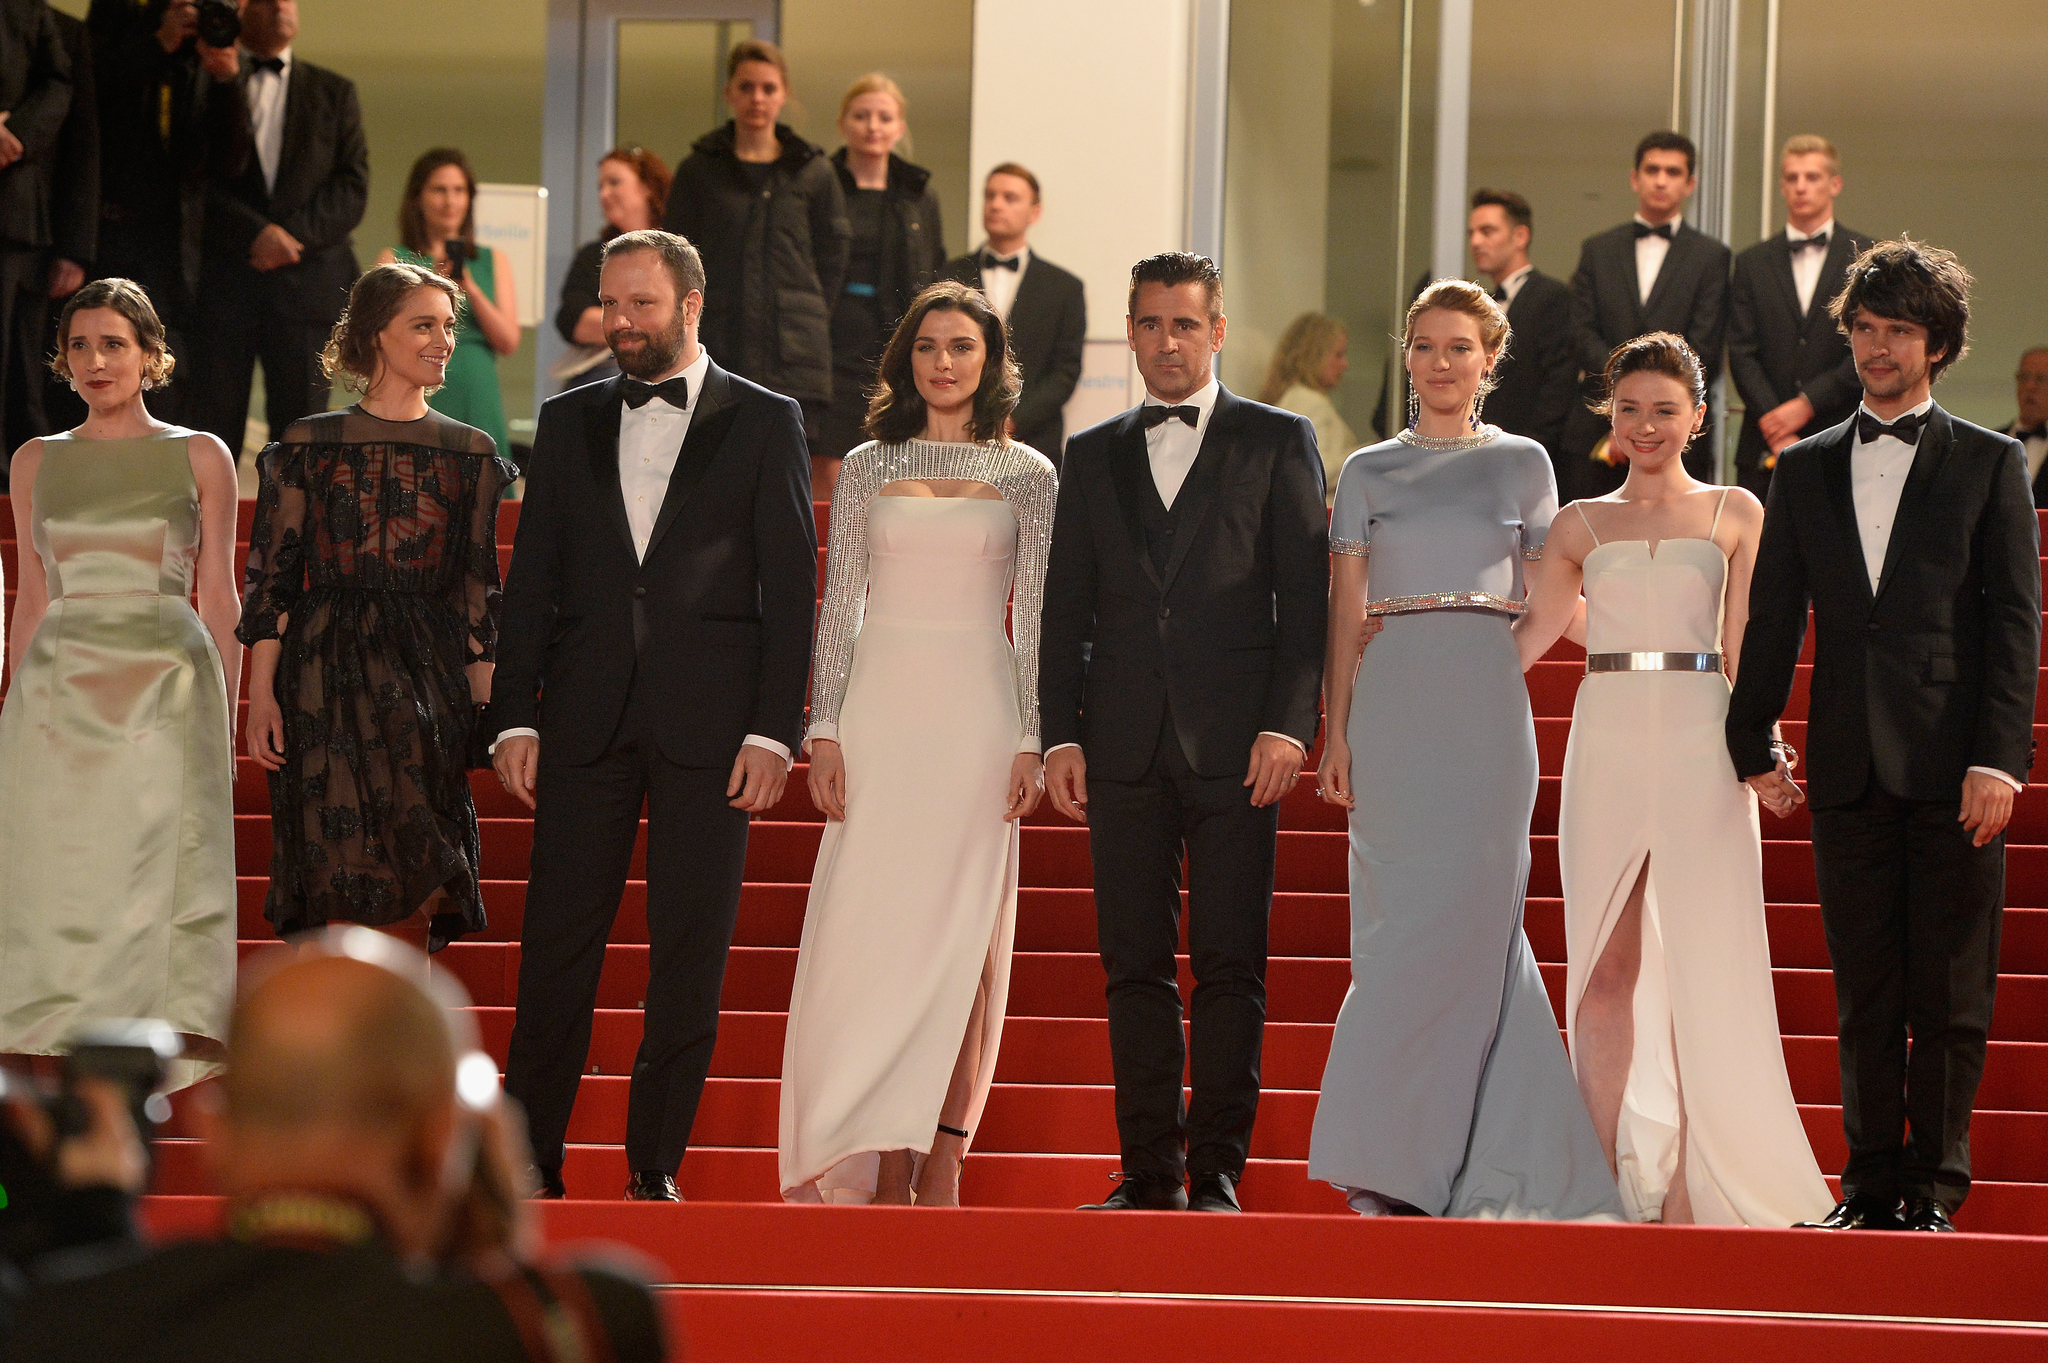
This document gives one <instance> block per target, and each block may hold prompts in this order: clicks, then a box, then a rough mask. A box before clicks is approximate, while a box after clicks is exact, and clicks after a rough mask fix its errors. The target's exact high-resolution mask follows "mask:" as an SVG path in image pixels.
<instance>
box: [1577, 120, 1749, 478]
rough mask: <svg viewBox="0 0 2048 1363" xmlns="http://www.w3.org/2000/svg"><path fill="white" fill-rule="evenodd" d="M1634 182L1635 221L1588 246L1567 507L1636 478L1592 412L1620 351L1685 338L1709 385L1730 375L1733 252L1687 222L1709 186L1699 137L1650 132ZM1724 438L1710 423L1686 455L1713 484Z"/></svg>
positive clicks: (1582, 265) (1580, 295)
mask: <svg viewBox="0 0 2048 1363" xmlns="http://www.w3.org/2000/svg"><path fill="white" fill-rule="evenodd" d="M1628 184H1629V188H1630V189H1631V190H1633V191H1634V192H1635V196H1636V214H1635V218H1634V220H1633V221H1631V222H1625V223H1622V224H1621V225H1620V226H1619V227H1613V228H1609V229H1608V230H1607V231H1605V232H1601V233H1599V234H1598V235H1596V236H1591V237H1588V238H1586V241H1585V244H1584V245H1583V246H1582V247H1580V249H1579V266H1578V269H1577V270H1576V271H1574V272H1573V274H1572V295H1573V308H1572V334H1573V337H1574V349H1575V351H1576V353H1577V357H1578V364H1579V370H1580V373H1581V375H1582V379H1581V387H1580V393H1581V396H1582V398H1583V399H1584V401H1581V402H1576V403H1574V404H1572V414H1571V418H1570V420H1569V421H1567V422H1566V424H1565V437H1564V447H1565V450H1566V451H1567V453H1568V456H1569V457H1568V458H1566V459H1565V460H1564V461H1563V466H1564V467H1566V468H1568V469H1570V470H1571V471H1572V475H1573V476H1572V478H1571V479H1570V480H1564V479H1560V480H1559V481H1560V486H1559V487H1558V490H1557V492H1558V499H1559V500H1560V501H1571V500H1572V499H1574V498H1578V497H1597V496H1599V495H1601V494H1602V493H1606V492H1611V491H1613V490H1614V489H1615V488H1617V487H1620V486H1621V480H1622V479H1623V477H1625V476H1626V475H1627V472H1628V469H1627V466H1626V463H1625V461H1624V459H1623V457H1621V456H1619V455H1616V454H1615V453H1613V451H1612V450H1611V449H1610V448H1609V446H1608V443H1607V440H1606V436H1607V423H1606V421H1605V420H1603V419H1602V418H1601V417H1599V416H1597V415H1595V414H1594V413H1593V412H1592V411H1591V410H1590V409H1589V407H1588V405H1587V404H1588V403H1595V402H1598V401H1600V400H1601V399H1602V398H1604V397H1606V394H1605V393H1602V392H1600V391H1599V387H1600V376H1601V375H1602V374H1603V373H1604V372H1606V369H1607V357H1608V356H1609V355H1610V354H1612V353H1613V351H1614V348H1615V347H1616V346H1618V345H1620V344H1621V343H1622V342H1624V341H1630V340H1634V339H1635V338H1636V337H1638V336H1641V335H1642V334H1644V333H1645V332H1650V331H1671V332H1676V333H1677V334H1679V335H1680V336H1683V337H1685V343H1686V344H1687V345H1689V346H1691V347H1692V348H1693V353H1694V354H1696V355H1698V356H1699V357H1700V363H1701V364H1703V365H1704V366H1706V379H1707V382H1708V384H1709V385H1711V384H1712V383H1713V382H1714V376H1715V375H1716V374H1718V373H1719V372H1720V369H1721V343H1722V338H1723V337H1724V336H1725V334H1726V332H1727V323H1728V312H1727V300H1728V248H1727V247H1726V246H1724V245H1722V244H1721V243H1720V242H1718V241H1716V240H1714V238H1712V237H1709V236H1706V235H1704V234H1702V233H1701V232H1700V231H1699V230H1698V229H1696V228H1694V227H1691V226H1689V225H1687V223H1686V221H1685V219H1684V217H1683V214H1684V212H1685V204H1686V200H1688V199H1690V198H1691V197H1692V194H1693V191H1694V190H1695V189H1697V188H1698V187H1699V176H1698V153H1697V152H1696V150H1695V149H1694V147H1693V144H1692V139H1691V138H1689V137H1687V136H1685V135H1684V134H1683V133H1676V132H1670V131H1662V132H1653V133H1649V134H1647V135H1646V136H1645V137H1644V138H1643V140H1642V141H1640V142H1638V143H1637V144H1636V159H1635V168H1634V169H1633V170H1631V171H1630V172H1629V177H1628ZM1715 430H1716V427H1715V426H1713V425H1712V424H1709V425H1708V427H1707V428H1706V430H1704V431H1703V432H1701V433H1700V435H1699V436H1698V437H1697V438H1696V439H1695V440H1694V441H1693V442H1692V446H1691V447H1690V448H1689V449H1687V450H1686V452H1685V466H1686V468H1687V469H1688V470H1690V471H1691V473H1692V475H1693V476H1694V477H1695V478H1704V479H1706V480H1707V481H1708V482H1718V481H1719V479H1718V478H1716V477H1715V472H1716V469H1715V464H1716V460H1715V458H1714V453H1715V451H1716V450H1717V449H1718V446H1717V444H1716V441H1715ZM1596 454H1598V455H1600V456H1601V457H1600V458H1599V459H1598V460H1597V461H1596V460H1595V458H1594V456H1595V455H1596Z"/></svg>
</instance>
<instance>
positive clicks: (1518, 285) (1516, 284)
mask: <svg viewBox="0 0 2048 1363" xmlns="http://www.w3.org/2000/svg"><path fill="white" fill-rule="evenodd" d="M1638 268H1640V266H1638ZM1534 273H1536V267H1535V266H1534V265H1524V266H1523V267H1522V268H1521V269H1519V270H1517V271H1515V272H1514V273H1513V274H1511V275H1509V276H1508V277H1507V278H1506V279H1503V280H1502V281H1501V282H1500V283H1498V284H1496V285H1494V292H1495V293H1497V294H1499V295H1500V305H1501V306H1502V307H1503V308H1511V307H1513V306H1514V305H1515V295H1516V294H1518V293H1520V292H1521V291H1522V286H1523V285H1524V284H1526V283H1528V282H1529V276H1530V275H1532V274H1534ZM1644 296H1645V297H1648V295H1647V294H1646V295H1644Z"/></svg>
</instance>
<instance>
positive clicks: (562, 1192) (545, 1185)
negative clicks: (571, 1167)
mask: <svg viewBox="0 0 2048 1363" xmlns="http://www.w3.org/2000/svg"><path fill="white" fill-rule="evenodd" d="M526 1182H527V1185H528V1186H529V1187H531V1188H532V1189H533V1190H534V1192H533V1195H534V1196H535V1197H536V1198H541V1199H544V1200H550V1201H551V1200H553V1199H555V1198H561V1197H567V1196H568V1195H569V1190H568V1189H567V1188H565V1187H563V1186H562V1171H561V1170H560V1169H542V1168H540V1167H539V1166H538V1165H528V1166H527V1169H526Z"/></svg>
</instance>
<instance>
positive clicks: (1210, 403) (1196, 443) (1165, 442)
mask: <svg viewBox="0 0 2048 1363" xmlns="http://www.w3.org/2000/svg"><path fill="white" fill-rule="evenodd" d="M1222 391H1223V385H1221V384H1219V383H1217V382H1216V379H1215V376H1214V375H1211V376H1210V378H1209V381H1208V382H1207V383H1205V384H1203V385H1202V386H1201V388H1199V389H1197V390H1196V391H1195V392H1194V393H1193V394H1192V395H1191V396H1189V397H1186V398H1183V399H1181V400H1180V401H1179V402H1168V401H1166V400H1165V399H1164V398H1156V397H1153V396H1152V394H1151V393H1150V392H1149V391H1148V392H1146V394H1145V401H1144V403H1143V404H1141V405H1143V406H1146V407H1192V408H1194V409H1195V411H1196V412H1197V413H1199V415H1197V416H1196V418H1195V424H1194V425H1192V426H1190V425H1188V424H1187V422H1185V421H1182V420H1181V419H1180V418H1179V417H1174V418H1172V419H1171V420H1167V421H1162V422H1160V423H1159V424H1158V425H1157V426H1154V427H1153V428H1152V429H1151V430H1149V431H1147V432H1145V459H1146V462H1147V463H1149V464H1151V466H1152V486H1154V487H1156V488H1158V489H1159V500H1160V501H1162V502H1164V503H1166V506H1167V509H1168V510H1172V509H1173V499H1174V498H1175V497H1178V496H1180V485H1181V484H1182V483H1185V482H1186V481H1187V480H1188V470H1189V469H1191V468H1193V467H1194V466H1195V456H1196V455H1198V454H1200V453H1201V452H1202V436H1203V435H1204V434H1205V433H1206V432H1207V431H1208V429H1209V413H1211V412H1213V411H1215V410H1216V395H1217V394H1218V393H1220V392H1222Z"/></svg>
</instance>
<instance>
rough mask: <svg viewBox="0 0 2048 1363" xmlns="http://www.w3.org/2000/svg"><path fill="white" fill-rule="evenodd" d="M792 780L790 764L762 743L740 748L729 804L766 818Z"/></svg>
mask: <svg viewBox="0 0 2048 1363" xmlns="http://www.w3.org/2000/svg"><path fill="white" fill-rule="evenodd" d="M788 780H789V763H788V762H787V761H785V760H784V759H783V758H781V757H779V756H777V755H776V754H775V753H772V752H769V751H768V750H767V749H766V748H764V747H762V746H760V745H759V744H758V743H742V744H740V755H739V756H738V757H736V758H734V759H733V764H732V780H730V781H728V782H726V784H725V793H726V794H727V795H728V796H730V797H731V798H730V799H728V800H727V801H726V803H727V804H729V805H731V806H732V807H733V808H734V809H744V810H746V811H747V813H749V814H766V813H767V812H768V811H769V810H771V809H773V808H775V806H776V804H777V803H779V802H780V801H781V799H782V787H783V785H784V784H785V783H787V782H788Z"/></svg>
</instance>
